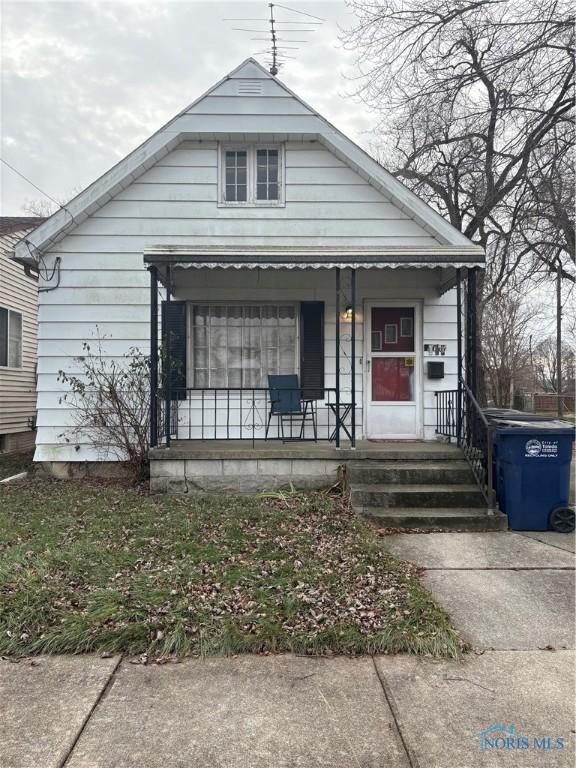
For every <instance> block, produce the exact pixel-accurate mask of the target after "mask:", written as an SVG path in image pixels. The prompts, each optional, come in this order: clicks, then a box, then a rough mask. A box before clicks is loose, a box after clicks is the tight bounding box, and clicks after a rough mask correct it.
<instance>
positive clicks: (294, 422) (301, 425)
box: [157, 387, 352, 445]
mask: <svg viewBox="0 0 576 768" xmlns="http://www.w3.org/2000/svg"><path fill="white" fill-rule="evenodd" d="M287 391H288V390H287ZM290 391H291V392H292V391H293V392H294V394H295V395H297V397H298V398H299V399H300V401H301V403H302V411H304V409H305V407H306V403H308V411H307V414H306V416H307V418H306V419H305V420H304V418H303V417H304V414H303V413H292V414H284V415H282V416H281V415H280V414H276V413H272V414H271V407H272V402H271V399H270V390H269V389H268V388H267V387H238V388H229V387H209V388H196V387H187V388H186V389H174V388H171V391H170V399H167V398H166V392H165V391H164V390H162V389H160V390H158V391H157V437H158V445H166V443H170V441H171V440H177V439H178V440H206V441H207V440H249V441H251V442H252V443H253V444H254V443H255V442H256V441H260V440H270V441H272V440H275V441H284V442H289V441H296V440H298V441H320V440H327V441H333V442H336V443H338V442H339V437H342V438H348V439H351V433H350V422H351V410H352V405H351V403H349V402H343V401H342V399H340V398H338V394H337V390H336V388H324V389H323V390H322V391H321V392H318V391H315V392H314V397H311V396H310V394H311V393H310V392H306V390H301V389H299V390H290ZM319 394H321V397H318V395H319ZM167 403H169V414H167ZM167 415H168V418H167ZM311 416H312V418H311Z"/></svg>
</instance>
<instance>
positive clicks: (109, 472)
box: [36, 461, 130, 480]
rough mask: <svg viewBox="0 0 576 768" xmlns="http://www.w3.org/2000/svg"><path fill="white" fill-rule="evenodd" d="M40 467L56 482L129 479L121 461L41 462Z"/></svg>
mask: <svg viewBox="0 0 576 768" xmlns="http://www.w3.org/2000/svg"><path fill="white" fill-rule="evenodd" d="M36 466H40V467H41V468H42V470H43V471H44V472H46V474H48V475H50V477H55V478H56V479H57V480H82V479H83V478H85V477H104V478H106V477H120V478H125V477H129V475H130V473H129V471H128V470H127V468H126V465H125V464H124V462H122V461H42V462H40V463H39V465H38V464H36Z"/></svg>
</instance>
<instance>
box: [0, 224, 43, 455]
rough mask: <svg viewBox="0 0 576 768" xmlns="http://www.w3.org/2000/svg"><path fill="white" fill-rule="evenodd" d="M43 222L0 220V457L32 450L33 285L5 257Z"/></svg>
mask: <svg viewBox="0 0 576 768" xmlns="http://www.w3.org/2000/svg"><path fill="white" fill-rule="evenodd" d="M43 221H44V219H41V218H37V217H25V218H23V217H6V216H4V217H0V452H2V451H5V452H12V451H24V450H27V449H30V448H33V447H34V437H35V431H34V430H35V427H36V334H37V319H38V280H37V279H36V278H35V277H33V276H32V275H30V274H26V273H25V271H24V267H23V266H22V265H21V264H17V263H16V262H14V261H12V260H11V258H10V254H11V253H12V251H13V250H14V246H15V245H16V243H17V242H18V241H19V240H20V239H21V238H22V237H24V236H25V235H27V234H29V233H30V232H31V231H32V230H33V229H34V228H35V227H37V226H38V225H39V224H41V223H42V222H43Z"/></svg>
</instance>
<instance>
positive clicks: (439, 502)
mask: <svg viewBox="0 0 576 768" xmlns="http://www.w3.org/2000/svg"><path fill="white" fill-rule="evenodd" d="M350 495H351V499H352V504H353V506H358V507H384V508H385V509H390V508H396V509H399V508H402V507H409V508H421V509H425V508H430V509H433V508H438V507H444V508H450V507H459V508H462V507H474V508H478V507H484V506H485V505H486V502H485V500H484V497H483V496H482V493H481V492H480V489H479V488H478V486H477V485H472V484H470V485H469V484H460V485H457V484H453V485H441V484H438V485H436V484H434V485H423V484H417V485H408V484H406V485H404V484H384V483H374V484H370V483H353V484H352V485H351V486H350Z"/></svg>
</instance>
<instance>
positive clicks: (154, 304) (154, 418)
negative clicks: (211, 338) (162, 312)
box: [148, 266, 158, 448]
mask: <svg viewBox="0 0 576 768" xmlns="http://www.w3.org/2000/svg"><path fill="white" fill-rule="evenodd" d="M148 271H149V272H150V448H154V447H156V446H157V445H158V269H157V268H156V267H155V266H151V267H148Z"/></svg>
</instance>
